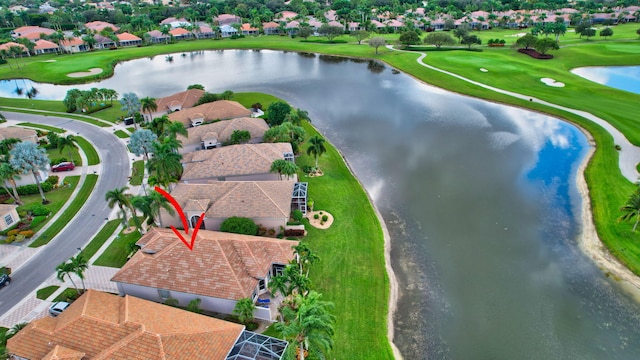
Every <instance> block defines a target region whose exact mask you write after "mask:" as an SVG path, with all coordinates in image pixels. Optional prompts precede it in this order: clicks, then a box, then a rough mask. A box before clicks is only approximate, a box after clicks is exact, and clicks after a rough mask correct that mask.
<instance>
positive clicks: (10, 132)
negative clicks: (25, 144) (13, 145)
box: [0, 126, 38, 141]
mask: <svg viewBox="0 0 640 360" xmlns="http://www.w3.org/2000/svg"><path fill="white" fill-rule="evenodd" d="M37 134H38V133H37V132H36V131H35V130H32V129H25V128H21V127H16V126H7V127H3V128H0V141H1V140H5V139H10V138H16V139H20V140H22V139H25V138H29V137H34V136H35V137H37Z"/></svg>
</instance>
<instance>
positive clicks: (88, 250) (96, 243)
mask: <svg viewBox="0 0 640 360" xmlns="http://www.w3.org/2000/svg"><path fill="white" fill-rule="evenodd" d="M120 223H121V221H120V220H119V219H115V220H110V221H108V222H107V223H106V224H104V226H103V227H102V229H100V231H99V232H98V233H97V234H96V236H94V237H93V239H92V240H91V242H90V243H89V244H88V245H87V246H85V247H84V249H82V255H83V256H84V257H85V259H87V260H89V259H91V257H93V255H95V253H96V252H98V250H100V247H102V245H103V244H104V242H105V241H107V239H108V238H109V237H110V236H111V235H113V232H114V231H116V229H117V228H118V226H120Z"/></svg>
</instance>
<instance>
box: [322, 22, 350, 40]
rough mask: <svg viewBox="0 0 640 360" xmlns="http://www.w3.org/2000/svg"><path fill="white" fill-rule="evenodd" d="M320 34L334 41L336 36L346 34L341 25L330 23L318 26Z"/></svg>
mask: <svg viewBox="0 0 640 360" xmlns="http://www.w3.org/2000/svg"><path fill="white" fill-rule="evenodd" d="M318 34H320V35H322V36H326V38H327V40H329V41H333V39H334V38H335V37H336V36H339V35H342V34H344V30H343V29H342V27H340V26H332V25H329V24H322V25H320V27H319V28H318Z"/></svg>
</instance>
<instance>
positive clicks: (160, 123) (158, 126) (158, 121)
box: [148, 115, 171, 138]
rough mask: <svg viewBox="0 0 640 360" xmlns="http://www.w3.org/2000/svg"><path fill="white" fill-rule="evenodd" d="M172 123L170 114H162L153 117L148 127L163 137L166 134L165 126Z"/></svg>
mask: <svg viewBox="0 0 640 360" xmlns="http://www.w3.org/2000/svg"><path fill="white" fill-rule="evenodd" d="M170 123H171V119H169V116H167V115H162V116H160V117H157V118H155V119H153V120H152V121H151V123H150V124H149V125H148V128H149V130H151V131H153V133H154V134H156V136H157V137H159V138H161V137H163V136H164V135H165V128H166V127H167V126H169V124H170Z"/></svg>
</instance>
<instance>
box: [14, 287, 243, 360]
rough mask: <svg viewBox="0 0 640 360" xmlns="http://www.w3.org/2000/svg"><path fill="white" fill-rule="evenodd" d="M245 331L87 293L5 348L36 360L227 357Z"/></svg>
mask: <svg viewBox="0 0 640 360" xmlns="http://www.w3.org/2000/svg"><path fill="white" fill-rule="evenodd" d="M243 329H244V327H243V326H242V325H238V324H234V323H230V322H226V321H223V320H218V319H214V318H210V317H206V316H203V315H198V314H194V313H190V312H187V311H184V310H181V309H176V308H172V307H169V306H166V305H162V304H156V303H154V302H150V301H146V300H142V299H138V298H135V297H132V296H125V297H123V298H122V297H119V296H116V295H111V294H107V293H102V292H99V291H95V290H88V291H87V292H86V293H85V294H84V295H83V296H81V297H80V298H79V299H78V300H76V301H75V302H74V303H73V304H71V306H69V307H68V308H67V309H66V310H65V311H64V312H63V313H62V314H60V315H58V317H56V318H51V317H47V318H43V319H39V320H35V321H33V322H31V323H30V324H29V325H28V326H27V327H25V328H24V329H23V330H22V331H20V332H19V333H18V334H17V335H15V336H14V337H13V338H11V339H10V340H9V341H8V342H7V349H8V351H9V352H10V353H12V354H15V355H18V356H21V357H24V358H28V359H34V360H35V359H69V360H71V359H74V360H75V359H78V360H79V359H96V360H97V359H131V360H137V359H167V360H169V359H224V358H225V357H226V355H227V353H228V352H229V350H230V349H231V348H232V347H233V345H234V343H235V341H236V339H237V338H238V336H239V335H240V333H241V332H242V331H243ZM81 354H82V355H81Z"/></svg>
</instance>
